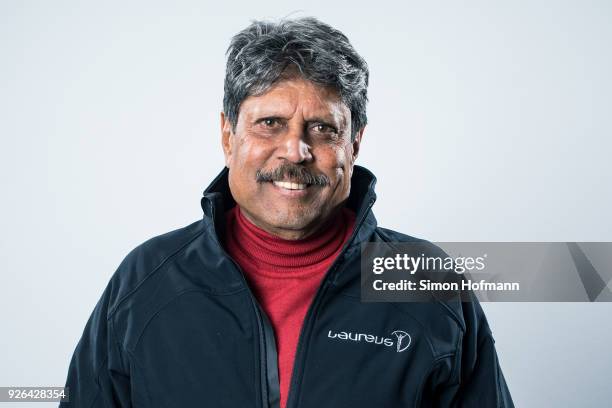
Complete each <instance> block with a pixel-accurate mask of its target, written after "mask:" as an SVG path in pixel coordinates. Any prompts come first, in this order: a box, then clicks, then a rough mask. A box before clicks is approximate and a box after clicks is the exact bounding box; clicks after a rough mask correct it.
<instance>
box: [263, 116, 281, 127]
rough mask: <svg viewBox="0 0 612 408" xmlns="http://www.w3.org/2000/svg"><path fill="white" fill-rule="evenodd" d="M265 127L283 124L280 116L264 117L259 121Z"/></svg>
mask: <svg viewBox="0 0 612 408" xmlns="http://www.w3.org/2000/svg"><path fill="white" fill-rule="evenodd" d="M259 123H260V124H262V125H263V126H264V127H267V128H270V129H275V128H277V127H280V126H282V123H281V121H280V119H279V118H263V119H261V120H260V121H259Z"/></svg>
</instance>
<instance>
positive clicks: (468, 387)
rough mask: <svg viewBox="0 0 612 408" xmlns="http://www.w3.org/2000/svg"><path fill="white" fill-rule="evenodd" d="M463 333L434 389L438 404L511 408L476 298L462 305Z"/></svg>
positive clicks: (486, 325)
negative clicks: (441, 381)
mask: <svg viewBox="0 0 612 408" xmlns="http://www.w3.org/2000/svg"><path fill="white" fill-rule="evenodd" d="M461 305H462V311H463V318H464V321H465V332H464V333H463V336H462V339H461V342H460V344H459V346H458V352H457V354H456V355H454V356H452V361H453V362H452V363H451V364H450V366H451V367H452V368H451V369H450V370H449V371H447V372H450V375H449V376H448V377H446V378H447V380H446V381H444V382H443V383H442V384H439V386H438V387H436V389H435V390H434V391H433V394H434V395H435V396H436V398H435V399H436V400H437V401H438V404H437V406H439V407H440V408H442V407H444V408H447V407H457V408H459V407H460V408H472V407H474V408H476V407H483V408H514V404H513V402H512V397H511V396H510V391H509V389H508V386H507V384H506V380H505V378H504V375H503V373H502V370H501V367H500V364H499V360H498V358H497V352H496V350H495V341H494V340H493V335H492V333H491V330H490V328H489V325H488V322H487V319H486V317H485V314H484V311H483V310H482V307H481V306H480V303H479V302H478V300H477V299H476V298H475V297H473V300H472V301H470V302H463V303H462V304H461Z"/></svg>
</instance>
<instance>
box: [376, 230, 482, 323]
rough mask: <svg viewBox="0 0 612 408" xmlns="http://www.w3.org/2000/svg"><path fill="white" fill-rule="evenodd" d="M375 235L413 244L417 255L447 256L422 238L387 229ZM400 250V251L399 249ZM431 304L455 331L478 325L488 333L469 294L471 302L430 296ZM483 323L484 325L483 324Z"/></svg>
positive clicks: (479, 312) (388, 239)
mask: <svg viewBox="0 0 612 408" xmlns="http://www.w3.org/2000/svg"><path fill="white" fill-rule="evenodd" d="M376 234H377V235H378V237H379V239H380V240H382V241H383V242H386V243H389V244H390V245H392V244H393V243H398V244H411V243H414V244H415V248H417V247H418V250H419V253H423V254H424V255H425V256H428V257H442V258H446V257H448V256H449V255H448V254H447V253H446V252H445V251H444V250H443V249H442V248H440V247H439V246H438V245H436V244H434V243H433V242H431V241H428V240H426V239H423V238H418V237H414V236H411V235H407V234H403V233H401V232H398V231H394V230H391V229H388V228H382V227H378V228H376ZM400 250H401V249H400ZM432 297H433V298H432V303H433V304H436V305H437V307H438V308H439V309H441V310H442V312H443V314H444V315H446V317H447V318H450V319H452V321H454V322H455V325H456V327H457V329H459V330H460V331H461V332H463V333H465V332H466V331H469V330H471V327H470V326H473V325H478V323H480V325H483V326H485V330H486V331H489V329H488V325H487V321H486V317H485V316H484V312H483V310H482V308H481V306H480V304H479V302H478V299H477V298H476V297H475V296H473V293H470V298H471V300H470V301H469V302H465V301H462V300H461V299H460V298H457V299H441V298H437V297H436V296H435V295H433V294H432ZM405 307H406V305H401V306H400V308H402V309H403V308H405ZM483 323H484V324H483Z"/></svg>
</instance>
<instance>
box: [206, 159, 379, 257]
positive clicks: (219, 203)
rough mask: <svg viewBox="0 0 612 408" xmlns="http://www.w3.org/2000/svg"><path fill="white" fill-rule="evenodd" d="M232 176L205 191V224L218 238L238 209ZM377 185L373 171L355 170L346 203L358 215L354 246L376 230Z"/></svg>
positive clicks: (218, 178)
mask: <svg viewBox="0 0 612 408" xmlns="http://www.w3.org/2000/svg"><path fill="white" fill-rule="evenodd" d="M228 174H229V169H228V168H227V167H224V168H223V170H221V172H220V173H219V174H218V175H217V176H216V177H215V178H214V180H213V181H212V182H211V183H210V185H209V186H208V187H207V188H206V189H205V190H204V193H203V197H202V199H201V201H200V204H201V206H202V210H203V211H204V221H205V222H210V223H212V224H214V229H215V231H216V232H217V235H218V236H221V235H222V234H223V233H224V228H223V226H224V223H225V217H224V216H223V214H225V212H226V211H227V210H229V209H230V208H232V207H233V206H235V205H236V202H235V201H234V198H233V197H232V194H231V192H230V188H229V181H228ZM375 185H376V176H374V174H373V173H372V172H371V171H370V170H368V169H366V168H365V167H362V166H358V165H355V166H354V167H353V176H352V177H351V192H350V194H349V198H348V200H347V203H346V205H347V207H349V208H350V209H352V210H353V211H355V214H356V218H355V232H354V234H353V239H352V241H351V246H353V245H356V244H358V243H360V242H362V241H364V240H365V239H367V237H368V236H369V235H370V234H371V233H372V231H373V230H374V229H375V228H376V225H377V223H376V218H375V217H374V214H373V213H372V210H371V208H372V205H373V204H374V202H375V201H376V192H375V191H374V187H375Z"/></svg>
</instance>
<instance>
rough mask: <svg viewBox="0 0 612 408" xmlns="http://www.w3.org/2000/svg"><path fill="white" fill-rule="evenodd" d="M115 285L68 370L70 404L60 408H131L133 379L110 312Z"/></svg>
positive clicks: (99, 306) (93, 317) (92, 319)
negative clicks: (126, 364)
mask: <svg viewBox="0 0 612 408" xmlns="http://www.w3.org/2000/svg"><path fill="white" fill-rule="evenodd" d="M111 293H112V281H111V283H109V285H108V286H107V288H106V290H105V291H104V293H103V294H102V297H101V299H100V300H99V301H98V303H97V304H96V306H95V308H94V310H93V313H92V314H91V316H90V317H89V320H88V321H87V324H86V326H85V330H84V331H83V334H82V337H81V339H80V340H79V342H78V344H77V346H76V349H75V351H74V354H73V356H72V359H71V361H70V366H69V369H68V378H67V380H66V387H68V401H67V402H61V403H60V408H100V407H109V408H110V407H113V408H120V407H121V408H123V407H129V406H131V402H130V378H129V376H128V374H127V373H126V371H125V370H124V369H123V365H125V363H124V362H123V360H122V353H121V349H120V345H119V343H118V342H117V339H116V338H115V333H113V326H112V320H109V319H108V308H109V302H110V298H111Z"/></svg>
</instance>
